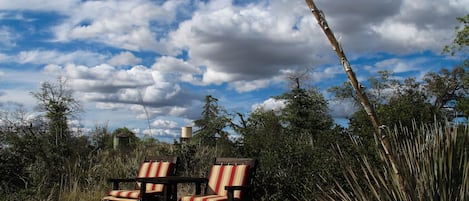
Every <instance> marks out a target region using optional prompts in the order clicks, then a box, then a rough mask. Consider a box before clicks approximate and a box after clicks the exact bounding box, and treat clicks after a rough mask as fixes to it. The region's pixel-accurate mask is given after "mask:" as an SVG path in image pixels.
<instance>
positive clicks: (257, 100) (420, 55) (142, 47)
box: [0, 0, 469, 141]
mask: <svg viewBox="0 0 469 201" xmlns="http://www.w3.org/2000/svg"><path fill="white" fill-rule="evenodd" d="M315 2H316V4H317V6H318V7H319V8H320V9H321V10H323V11H324V13H325V14H326V18H327V20H328V22H329V25H330V26H331V28H332V30H333V31H334V33H335V34H336V36H337V38H338V39H339V41H340V43H341V44H342V46H343V48H344V51H345V53H346V54H347V56H348V58H349V60H350V63H351V64H352V67H353V69H354V71H355V73H356V74H357V76H358V78H359V80H361V81H364V80H366V79H367V78H368V77H369V76H372V75H376V72H377V71H380V70H390V71H393V72H395V76H396V77H395V78H397V79H404V78H406V77H416V78H417V79H420V78H422V76H423V75H424V74H425V73H427V72H429V71H433V72H436V71H438V69H440V68H451V67H452V66H454V64H457V63H458V62H460V61H461V58H458V57H450V56H448V55H442V54H441V50H442V48H443V47H444V45H446V44H449V43H450V42H451V41H452V38H453V37H454V35H455V33H454V27H455V26H456V25H457V21H456V17H459V16H464V15H466V14H467V13H469V6H468V5H469V0H444V1H436V0H385V1H376V0H355V1H350V0H335V1H328V0H317V1H315ZM305 69H310V70H309V71H308V73H309V74H310V75H309V77H310V78H311V79H310V81H308V83H307V84H308V85H310V86H315V87H318V88H319V89H320V90H321V91H322V92H323V93H324V96H325V97H327V98H328V99H330V95H329V94H327V92H326V89H327V88H329V87H331V86H336V85H341V84H342V83H343V82H345V81H347V79H346V76H345V74H344V72H343V70H342V66H341V65H340V63H339V62H338V60H337V57H336V55H335V54H334V52H333V51H332V49H331V47H330V45H329V43H328V41H327V40H326V37H325V36H324V34H323V33H322V31H321V30H320V28H319V26H318V25H317V23H316V21H315V19H314V17H313V16H312V14H311V12H310V11H309V10H308V7H307V5H306V3H305V2H304V1H302V0H297V1H292V0H271V1H269V0H259V1H248V0H239V1H229V0H214V1H196V0H193V1H184V0H181V1H178V0H172V1H163V0H157V1H155V0H153V1H151V0H129V1H119V0H108V1H86V0H61V1H49V0H28V1H10V0H0V106H2V110H6V109H8V108H10V107H9V106H10V105H14V104H21V105H23V106H24V107H25V108H27V109H28V111H29V113H30V114H29V115H35V114H36V112H35V111H34V110H33V108H34V105H35V100H34V99H33V97H32V96H31V95H30V92H33V91H37V90H38V88H39V86H40V83H42V82H44V81H54V80H56V79H57V78H58V77H63V78H66V79H67V80H68V83H69V86H70V88H72V89H73V90H74V91H75V97H76V98H77V99H78V100H79V101H80V102H81V103H82V105H83V109H84V111H85V112H84V113H82V114H81V115H80V116H79V118H78V119H76V120H74V121H73V124H74V126H78V127H81V128H82V129H83V130H84V131H87V130H88V129H92V128H94V127H95V126H97V125H107V126H108V127H110V128H118V127H124V126H126V127H128V128H129V129H132V130H134V131H135V132H136V133H138V134H139V135H143V134H150V135H152V136H154V137H155V138H157V139H159V140H162V141H171V140H172V139H173V138H175V137H177V136H178V135H179V134H180V130H181V127H182V126H185V125H191V124H192V121H193V120H195V119H197V118H199V117H200V113H201V108H202V105H203V103H204V97H205V96H206V95H209V94H210V95H212V96H214V97H216V98H218V99H219V104H220V105H221V106H224V107H225V108H226V109H227V110H228V111H229V112H234V111H236V112H242V113H245V114H248V113H249V112H250V111H252V110H253V108H255V107H258V106H263V107H265V108H275V107H279V106H280V105H281V104H280V103H278V102H275V101H273V100H272V99H271V97H272V96H277V95H280V94H282V93H284V92H285V91H286V90H288V83H287V82H286V77H287V76H288V75H289V74H291V73H292V72H295V71H300V72H305V71H306V70H305ZM330 108H331V114H332V115H333V117H334V118H336V119H337V120H338V122H341V123H344V120H343V119H344V118H346V117H347V116H348V115H350V114H351V113H352V112H353V111H354V110H355V108H354V107H353V105H351V104H350V103H347V102H334V101H331V102H330ZM147 117H148V119H149V120H150V128H151V132H150V130H149V129H148V128H149V126H148V123H147V122H148V121H147Z"/></svg>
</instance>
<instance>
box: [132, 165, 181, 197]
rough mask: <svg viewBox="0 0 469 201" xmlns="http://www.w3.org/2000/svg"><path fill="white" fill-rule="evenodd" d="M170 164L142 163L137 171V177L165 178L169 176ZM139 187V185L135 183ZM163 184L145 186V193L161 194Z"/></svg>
mask: <svg viewBox="0 0 469 201" xmlns="http://www.w3.org/2000/svg"><path fill="white" fill-rule="evenodd" d="M171 164H172V163H171V162H161V161H148V162H144V163H142V165H141V166H140V169H139V171H138V174H137V177H139V178H152V177H165V176H167V175H168V174H169V171H170V169H171ZM137 185H138V187H139V188H140V187H141V183H140V182H138V183H137ZM163 186H164V185H163V184H147V185H146V190H147V192H161V191H163Z"/></svg>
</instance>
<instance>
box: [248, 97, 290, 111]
mask: <svg viewBox="0 0 469 201" xmlns="http://www.w3.org/2000/svg"><path fill="white" fill-rule="evenodd" d="M285 104H286V103H285V101H284V100H277V99H274V98H269V99H267V100H265V101H264V102H262V103H257V104H254V105H253V106H252V111H255V110H257V109H263V110H264V111H268V110H272V111H280V110H282V109H283V108H284V107H285Z"/></svg>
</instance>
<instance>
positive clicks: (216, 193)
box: [181, 165, 249, 201]
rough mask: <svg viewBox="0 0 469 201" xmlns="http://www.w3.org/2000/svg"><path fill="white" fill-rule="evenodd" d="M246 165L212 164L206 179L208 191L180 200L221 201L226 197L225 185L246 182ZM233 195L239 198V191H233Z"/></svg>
mask: <svg viewBox="0 0 469 201" xmlns="http://www.w3.org/2000/svg"><path fill="white" fill-rule="evenodd" d="M248 170H249V166H248V165H213V166H212V169H211V170H210V176H209V180H208V187H209V189H208V192H207V194H210V195H205V196H199V195H194V196H186V197H182V199H181V201H221V200H227V199H228V196H227V195H228V193H227V191H226V190H225V186H243V185H245V182H246V176H247V172H248ZM234 197H235V198H240V197H241V192H240V191H234Z"/></svg>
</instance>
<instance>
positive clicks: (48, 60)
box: [13, 50, 107, 65]
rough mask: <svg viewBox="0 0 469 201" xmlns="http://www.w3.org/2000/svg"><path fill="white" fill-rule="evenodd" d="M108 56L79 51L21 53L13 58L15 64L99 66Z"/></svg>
mask: <svg viewBox="0 0 469 201" xmlns="http://www.w3.org/2000/svg"><path fill="white" fill-rule="evenodd" d="M106 58H107V56H106V55H102V54H99V53H95V52H88V51H82V50H78V51H75V52H68V53H67V52H60V51H56V50H31V51H21V52H19V53H18V55H15V56H14V57H13V59H14V61H15V62H18V63H21V64H25V63H31V64H57V65H63V64H67V63H80V64H84V65H97V64H100V63H102V62H104V61H105V60H106Z"/></svg>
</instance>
